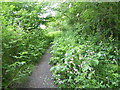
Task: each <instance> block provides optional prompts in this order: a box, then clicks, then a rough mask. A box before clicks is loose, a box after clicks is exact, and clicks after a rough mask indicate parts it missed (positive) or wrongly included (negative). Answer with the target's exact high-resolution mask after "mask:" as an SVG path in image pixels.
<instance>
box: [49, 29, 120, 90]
mask: <svg viewBox="0 0 120 90" xmlns="http://www.w3.org/2000/svg"><path fill="white" fill-rule="evenodd" d="M96 37H97V35H92V36H90V35H89V36H88V37H87V38H86V36H85V35H82V34H81V35H79V36H76V35H75V34H74V32H73V31H66V32H64V33H63V34H62V35H61V36H59V37H56V38H55V40H54V42H53V43H52V44H53V45H52V50H51V54H52V58H51V59H50V62H49V63H50V64H52V65H53V66H52V68H51V72H52V73H53V79H54V80H55V84H57V85H58V87H60V88H117V87H118V83H119V80H118V61H117V60H118V55H119V53H120V52H119V50H118V47H117V45H115V44H113V42H114V40H112V39H111V38H109V40H108V41H107V42H105V41H100V42H99V43H96V42H97V40H96Z"/></svg>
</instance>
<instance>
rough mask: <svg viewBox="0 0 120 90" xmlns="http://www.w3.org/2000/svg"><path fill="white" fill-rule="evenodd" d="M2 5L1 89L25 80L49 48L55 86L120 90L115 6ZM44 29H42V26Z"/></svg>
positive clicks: (118, 22) (118, 24) (119, 29)
mask: <svg viewBox="0 0 120 90" xmlns="http://www.w3.org/2000/svg"><path fill="white" fill-rule="evenodd" d="M48 5H49V4H48V3H36V2H29V3H28V2H24V3H20V2H2V3H1V7H0V12H1V16H0V20H1V25H2V74H3V75H2V79H3V83H2V87H3V88H8V87H14V86H16V85H17V84H19V83H22V82H24V81H25V79H26V77H27V76H28V75H30V74H31V72H32V69H33V67H34V65H35V63H37V62H38V61H39V59H40V58H41V56H42V55H43V54H44V51H45V50H46V49H47V47H48V46H49V44H50V42H51V44H52V47H51V52H50V53H51V54H52V57H51V59H50V61H49V63H50V64H51V65H52V67H51V69H50V71H51V72H52V74H53V75H52V76H53V79H54V82H55V84H56V85H58V87H59V88H118V83H119V79H118V77H119V74H118V68H119V67H118V66H119V63H118V59H120V56H119V53H120V51H119V47H118V46H120V44H119V43H120V41H119V39H120V37H119V36H120V20H119V19H118V15H119V14H120V12H119V11H118V6H119V3H117V2H110V3H109V2H106V3H105V2H104V3H97V2H96V3H90V2H89V3H87V2H84V3H83V2H69V3H65V2H64V3H59V4H58V5H57V7H54V8H53V10H54V11H56V12H57V13H56V16H55V17H52V16H48V17H44V18H43V17H40V15H42V14H44V13H46V10H47V9H44V8H45V7H47V6H48ZM41 24H42V25H46V26H47V27H46V29H42V28H40V25H41Z"/></svg>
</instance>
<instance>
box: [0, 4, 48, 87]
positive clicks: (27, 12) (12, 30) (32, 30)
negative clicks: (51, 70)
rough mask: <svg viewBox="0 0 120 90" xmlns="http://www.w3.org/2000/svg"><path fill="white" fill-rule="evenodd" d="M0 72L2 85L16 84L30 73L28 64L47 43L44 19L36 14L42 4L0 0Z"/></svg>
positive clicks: (31, 66)
mask: <svg viewBox="0 0 120 90" xmlns="http://www.w3.org/2000/svg"><path fill="white" fill-rule="evenodd" d="M1 7H2V10H0V11H1V14H2V16H0V18H1V23H2V24H1V25H2V64H3V65H2V73H3V77H2V79H3V83H2V85H3V88H8V87H12V86H14V85H15V84H19V83H21V82H23V81H24V80H25V79H26V76H28V75H30V73H31V71H32V68H33V66H34V64H35V63H36V62H38V61H39V58H40V57H41V56H42V54H43V53H44V51H45V49H46V48H47V47H48V45H49V41H50V40H49V39H48V37H47V36H46V32H45V30H42V29H40V28H39V24H40V23H45V21H44V20H42V19H41V18H39V17H38V15H39V14H40V13H41V8H43V7H44V4H41V3H40V4H38V3H26V2H24V3H20V2H2V6H1Z"/></svg>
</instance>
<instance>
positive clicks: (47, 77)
mask: <svg viewBox="0 0 120 90" xmlns="http://www.w3.org/2000/svg"><path fill="white" fill-rule="evenodd" d="M49 51H50V48H49V49H48V50H47V51H46V52H45V54H44V55H43V57H42V59H41V60H40V62H39V64H38V65H37V66H36V68H35V70H34V71H33V73H32V75H31V76H30V77H29V78H28V82H27V83H26V85H24V88H56V87H55V86H54V85H53V81H52V80H51V73H50V65H49V64H48V61H49V59H50V57H51V55H50V53H49Z"/></svg>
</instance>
